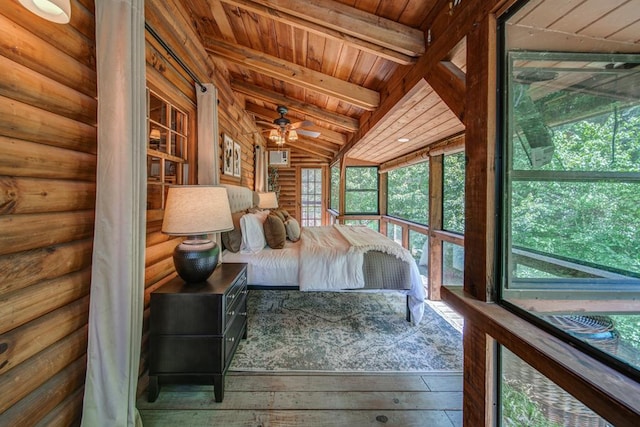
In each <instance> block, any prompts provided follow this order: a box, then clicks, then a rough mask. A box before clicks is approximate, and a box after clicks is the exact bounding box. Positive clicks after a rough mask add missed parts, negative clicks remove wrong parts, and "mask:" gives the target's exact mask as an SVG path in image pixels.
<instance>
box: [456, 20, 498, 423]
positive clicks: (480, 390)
mask: <svg viewBox="0 0 640 427" xmlns="http://www.w3.org/2000/svg"><path fill="white" fill-rule="evenodd" d="M496 79H497V75H496V21H495V17H494V16H493V15H489V16H487V17H485V18H484V19H482V21H480V22H479V23H478V25H477V26H476V27H475V28H474V30H473V31H472V32H471V33H469V35H468V36H467V96H466V114H465V127H466V132H467V135H466V144H465V148H466V151H465V153H466V180H465V260H464V268H465V270H464V290H465V291H466V292H467V293H469V294H471V295H473V296H474V297H475V298H477V299H478V300H480V301H493V300H494V298H495V271H494V258H495V253H494V252H495V249H494V242H495V220H494V214H495V191H494V186H495V159H494V158H495V138H496ZM467 323H469V324H467ZM490 341H492V340H490V338H488V337H487V335H486V334H484V333H483V332H482V329H480V327H479V325H474V324H473V322H466V323H465V333H464V372H465V375H464V402H463V414H464V425H465V426H474V427H475V426H482V425H485V426H491V425H495V421H496V420H495V418H496V417H495V413H496V408H495V405H494V395H495V390H496V382H497V378H496V377H495V375H494V369H493V366H494V364H495V359H496V351H495V346H494V345H491V344H490ZM480 381H481V383H479V382H480Z"/></svg>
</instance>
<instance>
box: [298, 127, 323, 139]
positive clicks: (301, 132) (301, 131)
mask: <svg viewBox="0 0 640 427" xmlns="http://www.w3.org/2000/svg"><path fill="white" fill-rule="evenodd" d="M296 132H298V135H304V136H308V137H311V138H317V137H319V136H320V132H315V131H312V130H306V129H296Z"/></svg>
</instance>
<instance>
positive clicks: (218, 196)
mask: <svg viewBox="0 0 640 427" xmlns="http://www.w3.org/2000/svg"><path fill="white" fill-rule="evenodd" d="M229 230H233V220H232V219H231V209H230V208H229V199H228V197H227V189H226V188H224V187H216V186H210V185H180V186H174V187H169V191H168V193H167V202H166V204H165V208H164V218H163V220H162V232H163V233H165V234H169V235H172V236H188V238H187V239H186V240H184V241H183V242H182V243H180V244H179V245H177V246H176V248H175V250H174V251H173V263H174V265H175V268H176V271H177V272H178V275H179V276H180V277H181V278H182V279H183V280H184V281H185V282H187V283H200V282H204V281H205V280H207V278H209V276H211V273H213V270H215V268H216V266H217V265H218V257H219V254H220V248H219V247H218V244H217V243H216V242H214V241H213V240H211V239H209V237H208V236H207V235H208V234H211V233H218V232H222V231H229Z"/></svg>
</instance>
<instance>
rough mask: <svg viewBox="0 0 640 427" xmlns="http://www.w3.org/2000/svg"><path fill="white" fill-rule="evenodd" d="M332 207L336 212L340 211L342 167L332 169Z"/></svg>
mask: <svg viewBox="0 0 640 427" xmlns="http://www.w3.org/2000/svg"><path fill="white" fill-rule="evenodd" d="M330 207H331V209H333V210H334V211H336V212H337V211H338V210H339V209H340V166H334V167H332V168H331V202H330Z"/></svg>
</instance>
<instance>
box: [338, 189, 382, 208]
mask: <svg viewBox="0 0 640 427" xmlns="http://www.w3.org/2000/svg"><path fill="white" fill-rule="evenodd" d="M345 211H346V213H350V214H354V213H372V214H377V213H378V192H377V191H347V192H346V194H345Z"/></svg>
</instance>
